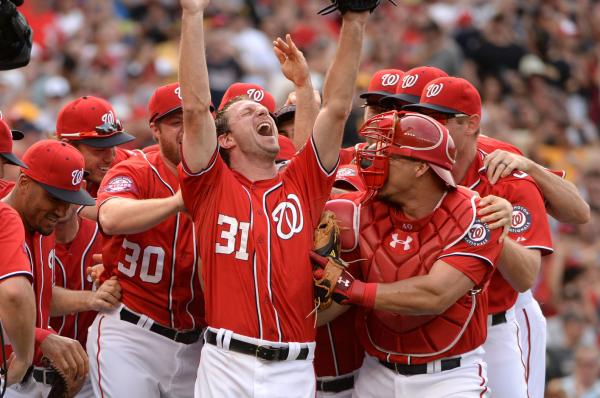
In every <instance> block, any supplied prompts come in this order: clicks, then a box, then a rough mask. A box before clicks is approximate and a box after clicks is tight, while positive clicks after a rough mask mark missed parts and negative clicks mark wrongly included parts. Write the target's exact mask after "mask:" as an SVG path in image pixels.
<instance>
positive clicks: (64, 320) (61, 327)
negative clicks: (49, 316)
mask: <svg viewBox="0 0 600 398" xmlns="http://www.w3.org/2000/svg"><path fill="white" fill-rule="evenodd" d="M56 265H58V266H59V267H60V272H61V273H62V280H63V283H62V286H61V287H62V288H64V289H66V288H67V272H66V271H65V266H64V264H63V263H62V261H60V259H59V258H58V256H54V268H56ZM54 281H55V282H56V278H54ZM57 318H59V317H57ZM60 318H61V319H62V323H61V325H60V328H58V330H57V332H58V334H61V333H62V330H63V328H64V327H65V322H66V320H67V316H66V315H62V316H60ZM75 330H77V329H75ZM75 333H77V332H75Z"/></svg>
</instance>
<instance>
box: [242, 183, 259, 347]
mask: <svg viewBox="0 0 600 398" xmlns="http://www.w3.org/2000/svg"><path fill="white" fill-rule="evenodd" d="M242 188H243V189H244V192H246V195H247V196H248V204H249V205H250V230H251V231H252V228H253V227H254V207H253V206H252V197H251V196H250V192H248V190H247V189H246V187H245V186H243V185H242ZM256 271H257V269H256V248H255V249H254V254H253V255H252V275H253V277H254V300H255V302H256V315H257V317H258V336H259V338H260V339H261V340H262V338H263V326H262V313H261V311H260V299H259V295H258V277H257V272H256Z"/></svg>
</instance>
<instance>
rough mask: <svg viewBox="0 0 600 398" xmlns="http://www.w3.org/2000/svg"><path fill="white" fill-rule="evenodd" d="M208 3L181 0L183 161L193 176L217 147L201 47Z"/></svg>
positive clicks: (180, 68) (205, 1) (204, 165)
mask: <svg viewBox="0 0 600 398" xmlns="http://www.w3.org/2000/svg"><path fill="white" fill-rule="evenodd" d="M208 3H209V1H208V0H181V7H182V9H183V12H182V16H181V45H180V48H179V86H180V90H181V103H182V105H183V130H184V133H183V142H182V148H183V159H184V160H185V164H186V165H187V167H188V168H189V169H190V171H192V172H198V171H200V170H202V169H203V168H205V167H206V166H207V165H208V162H209V161H210V158H211V156H212V155H213V153H214V151H215V148H216V146H217V136H216V133H215V122H214V120H213V118H212V115H211V113H210V90H209V86H208V71H207V68H206V48H205V46H204V26H203V24H204V10H205V9H206V7H207V6H208Z"/></svg>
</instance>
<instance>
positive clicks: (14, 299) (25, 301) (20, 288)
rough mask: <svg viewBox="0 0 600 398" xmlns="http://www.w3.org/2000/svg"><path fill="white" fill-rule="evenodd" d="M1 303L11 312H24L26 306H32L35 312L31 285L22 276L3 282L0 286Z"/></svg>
mask: <svg viewBox="0 0 600 398" xmlns="http://www.w3.org/2000/svg"><path fill="white" fill-rule="evenodd" d="M0 297H2V303H3V305H5V306H6V308H12V309H13V311H16V312H21V311H24V310H25V308H26V307H27V306H30V307H31V306H33V308H34V311H35V294H34V292H33V288H32V287H31V283H30V282H29V281H28V280H27V278H25V277H24V276H15V277H12V278H9V279H8V280H6V281H4V282H3V283H2V285H1V293H0Z"/></svg>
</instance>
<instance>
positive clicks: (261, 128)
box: [256, 122, 273, 137]
mask: <svg viewBox="0 0 600 398" xmlns="http://www.w3.org/2000/svg"><path fill="white" fill-rule="evenodd" d="M256 131H257V132H258V134H259V135H262V136H264V137H271V136H272V135H273V128H272V127H271V124H270V123H268V122H263V123H261V124H259V125H258V126H257V127H256Z"/></svg>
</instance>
